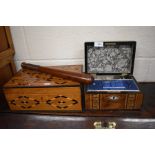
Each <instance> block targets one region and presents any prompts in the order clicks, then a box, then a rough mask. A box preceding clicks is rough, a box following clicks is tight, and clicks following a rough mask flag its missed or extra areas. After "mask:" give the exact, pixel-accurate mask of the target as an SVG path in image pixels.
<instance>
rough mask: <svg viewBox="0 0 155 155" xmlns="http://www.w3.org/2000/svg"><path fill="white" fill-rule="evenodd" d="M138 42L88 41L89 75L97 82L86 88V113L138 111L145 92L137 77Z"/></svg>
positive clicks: (86, 67)
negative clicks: (87, 111)
mask: <svg viewBox="0 0 155 155" xmlns="http://www.w3.org/2000/svg"><path fill="white" fill-rule="evenodd" d="M135 52H136V42H135V41H124V42H123V41H122V42H86V43H85V72H86V73H90V74H92V75H93V76H94V82H93V83H92V84H90V85H87V86H85V107H86V110H135V109H136V110H137V109H140V108H141V105H142V102H143V93H142V92H141V91H140V89H139V87H138V84H137V82H136V79H135V78H134V76H133V69H134V58H135Z"/></svg>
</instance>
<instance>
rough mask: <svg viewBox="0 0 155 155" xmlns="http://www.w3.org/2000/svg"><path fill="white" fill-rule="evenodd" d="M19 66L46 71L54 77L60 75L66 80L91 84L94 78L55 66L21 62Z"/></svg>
mask: <svg viewBox="0 0 155 155" xmlns="http://www.w3.org/2000/svg"><path fill="white" fill-rule="evenodd" d="M21 67H22V68H24V69H30V70H36V71H39V72H43V73H48V74H50V75H52V76H55V77H60V78H64V79H68V80H72V81H75V82H79V83H83V84H91V83H92V82H93V80H94V78H93V76H92V75H90V74H85V73H77V72H72V71H64V70H61V69H56V68H48V67H43V66H39V65H34V64H30V63H25V62H23V63H22V64H21Z"/></svg>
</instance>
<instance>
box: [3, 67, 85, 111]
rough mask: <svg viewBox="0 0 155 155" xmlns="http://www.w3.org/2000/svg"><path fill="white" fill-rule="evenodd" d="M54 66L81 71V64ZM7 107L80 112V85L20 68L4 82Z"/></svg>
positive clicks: (12, 108) (14, 109)
mask: <svg viewBox="0 0 155 155" xmlns="http://www.w3.org/2000/svg"><path fill="white" fill-rule="evenodd" d="M55 68H58V69H64V70H70V71H75V72H81V66H78V65H72V66H59V67H55ZM4 93H5V97H6V99H7V101H8V105H9V107H10V109H11V110H13V111H16V110H29V111H30V110H51V111H61V112H62V111H82V98H81V85H80V84H79V83H77V82H73V81H69V80H67V79H62V78H58V77H52V76H51V75H49V74H45V73H40V72H37V71H32V70H26V69H22V70H20V71H19V72H18V73H17V74H16V75H15V76H14V77H13V78H12V79H11V80H10V81H9V82H7V83H6V84H5V85H4Z"/></svg>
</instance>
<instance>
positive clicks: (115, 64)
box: [85, 41, 136, 74]
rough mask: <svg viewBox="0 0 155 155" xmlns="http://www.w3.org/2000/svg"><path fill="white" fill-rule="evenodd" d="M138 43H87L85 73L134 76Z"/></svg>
mask: <svg viewBox="0 0 155 155" xmlns="http://www.w3.org/2000/svg"><path fill="white" fill-rule="evenodd" d="M135 51H136V41H121V42H120V41H119V42H118V41H112V42H86V43H85V72H86V73H91V74H122V73H124V74H133V68H134V59H135Z"/></svg>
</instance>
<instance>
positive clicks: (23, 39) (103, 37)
mask: <svg viewBox="0 0 155 155" xmlns="http://www.w3.org/2000/svg"><path fill="white" fill-rule="evenodd" d="M11 33H12V38H13V42H14V47H15V52H16V54H15V63H16V66H17V69H20V64H21V62H23V61H25V62H29V63H34V64H39V65H70V64H84V42H86V41H137V50H136V57H135V65H134V76H135V78H136V79H137V81H155V27H141V26H140V27H139V26H133V27H131V26H126V27H124V26H123V27H120V26H112V27H109V26H85V27H84V26H81V27H79V26H77V27H75V26H73V27H72V26H71V27H70V26H51V27H44V26H40V27H38V26H37V27H24V26H20V27H19V26H17V27H16V26H12V27H11Z"/></svg>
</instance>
